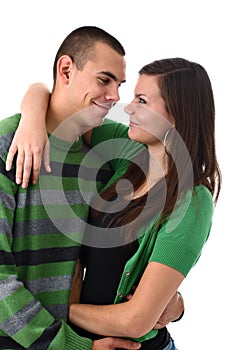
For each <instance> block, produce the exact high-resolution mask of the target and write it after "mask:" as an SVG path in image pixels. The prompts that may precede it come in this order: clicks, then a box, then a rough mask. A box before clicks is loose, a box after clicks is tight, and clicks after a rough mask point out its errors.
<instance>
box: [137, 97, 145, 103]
mask: <svg viewBox="0 0 233 350" xmlns="http://www.w3.org/2000/svg"><path fill="white" fill-rule="evenodd" d="M138 102H139V103H146V100H144V98H141V97H139V98H138Z"/></svg>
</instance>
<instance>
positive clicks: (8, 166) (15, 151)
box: [6, 143, 18, 171]
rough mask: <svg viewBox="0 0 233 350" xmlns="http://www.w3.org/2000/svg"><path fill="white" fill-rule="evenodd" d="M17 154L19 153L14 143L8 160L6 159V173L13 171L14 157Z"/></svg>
mask: <svg viewBox="0 0 233 350" xmlns="http://www.w3.org/2000/svg"><path fill="white" fill-rule="evenodd" d="M17 152H18V147H17V145H15V144H13V143H12V144H11V146H10V148H9V151H8V154H7V158H6V171H9V170H11V168H12V164H13V159H14V156H15V155H16V153H17Z"/></svg>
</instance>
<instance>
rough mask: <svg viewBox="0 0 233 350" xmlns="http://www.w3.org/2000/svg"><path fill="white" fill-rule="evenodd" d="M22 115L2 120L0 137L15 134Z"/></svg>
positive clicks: (0, 121) (0, 122)
mask: <svg viewBox="0 0 233 350" xmlns="http://www.w3.org/2000/svg"><path fill="white" fill-rule="evenodd" d="M20 117H21V114H19V113H17V114H14V115H12V116H10V117H8V118H4V119H1V120H0V137H1V136H3V135H6V134H10V133H13V132H15V130H16V129H17V127H18V125H19V121H20Z"/></svg>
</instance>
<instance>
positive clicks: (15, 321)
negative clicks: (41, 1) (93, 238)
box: [0, 27, 139, 350]
mask: <svg viewBox="0 0 233 350" xmlns="http://www.w3.org/2000/svg"><path fill="white" fill-rule="evenodd" d="M124 54H125V53H124V49H123V47H122V46H121V44H120V43H119V42H118V41H117V40H116V39H115V38H113V37H112V36H111V35H109V34H108V33H106V32H104V31H103V30H101V29H99V28H95V27H82V28H79V29H77V30H75V31H73V32H72V33H71V34H70V35H69V36H68V37H67V38H66V39H65V40H64V42H63V44H62V45H61V47H60V49H59V50H58V53H57V56H56V59H55V62H54V87H53V92H52V95H51V99H50V103H49V107H48V110H47V115H46V127H47V132H48V133H49V134H53V136H51V139H50V141H51V145H52V148H51V161H52V168H53V171H52V173H50V174H47V173H46V172H45V171H44V170H43V169H42V171H41V172H40V176H39V182H38V183H37V184H36V185H35V186H32V185H31V184H30V185H29V187H28V188H22V187H20V186H19V184H15V183H14V179H15V173H14V171H13V170H12V171H9V172H6V171H5V164H4V161H5V159H6V156H7V150H8V148H9V146H10V143H11V141H12V137H13V134H14V132H15V130H16V128H17V126H18V122H19V120H20V116H19V115H16V116H13V117H11V118H9V119H6V120H4V121H2V122H1V139H0V140H1V142H2V144H3V146H4V147H2V148H1V152H2V154H1V159H2V165H1V174H0V177H1V185H0V186H1V192H0V196H2V200H1V203H2V204H1V213H2V214H1V219H0V220H1V221H0V227H2V228H1V231H2V233H3V234H2V237H1V238H0V239H1V246H2V247H3V249H2V254H1V256H2V261H1V264H2V272H1V274H0V287H1V290H4V292H3V293H2V295H1V300H0V307H1V310H4V312H3V313H2V316H0V323H1V330H2V332H1V333H0V344H4V345H3V346H4V348H8V349H9V348H12V349H22V348H28V347H30V349H45V348H48V349H58V348H60V349H84V350H85V349H93V350H100V349H102V350H105V349H114V348H125V349H135V348H138V346H139V345H136V344H134V343H132V342H128V341H126V340H121V339H113V338H105V339H102V340H98V341H94V342H93V343H92V341H91V340H90V339H87V338H82V337H80V336H78V335H77V334H76V333H74V332H73V331H72V329H71V328H70V327H69V326H68V325H67V324H66V323H65V322H66V319H67V305H68V300H69V290H70V285H71V279H72V275H73V272H74V265H75V262H76V260H77V257H78V254H79V246H78V244H77V235H79V234H80V240H78V241H79V242H81V239H82V232H83V230H84V226H85V221H86V219H87V215H88V205H87V203H86V202H85V200H84V199H83V198H82V196H81V193H80V192H82V191H83V188H84V190H85V191H86V192H85V193H86V194H87V196H88V197H89V198H90V197H91V196H92V194H93V193H94V188H95V186H96V187H97V188H98V190H99V189H101V187H102V186H103V185H105V183H106V182H107V181H108V179H109V177H110V176H111V171H110V170H109V168H108V167H107V166H105V167H101V170H100V173H99V177H98V179H97V180H93V179H92V177H90V176H89V175H90V174H91V173H92V172H94V170H95V169H96V168H98V167H100V165H101V160H100V159H99V158H98V157H97V155H95V157H93V158H92V159H91V160H90V161H89V163H88V165H87V168H86V170H85V171H84V172H81V173H82V174H83V178H81V179H80V178H79V181H77V177H78V174H80V173H78V171H77V169H79V168H80V167H81V162H82V160H83V159H84V157H85V154H86V153H87V152H88V150H89V148H88V147H87V145H86V144H85V143H84V142H83V140H82V138H81V137H80V138H79V139H78V141H77V137H78V136H79V135H81V134H83V132H84V131H85V130H87V129H89V128H93V127H96V126H99V125H101V124H102V121H103V118H104V117H105V115H106V114H107V112H108V111H109V109H110V108H111V106H112V105H114V104H115V103H116V102H117V101H118V100H119V94H118V89H119V86H120V84H121V83H122V82H124V81H125V60H124ZM90 112H91V113H90ZM71 116H72V118H70V117H71ZM54 135H55V136H56V137H54ZM18 165H19V164H18ZM85 166H86V164H85ZM16 176H17V175H16ZM18 182H19V183H20V181H18ZM80 183H81V184H82V186H81V187H82V188H80ZM23 187H26V186H23ZM72 238H74V240H72ZM16 300H20V302H19V303H17V305H16V303H15V301H16ZM6 304H7V305H8V307H7V308H6ZM9 305H10V307H9Z"/></svg>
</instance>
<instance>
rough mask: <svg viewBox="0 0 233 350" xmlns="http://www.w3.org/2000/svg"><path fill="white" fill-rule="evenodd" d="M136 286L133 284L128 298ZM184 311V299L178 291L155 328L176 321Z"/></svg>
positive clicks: (128, 298) (127, 298)
mask: <svg viewBox="0 0 233 350" xmlns="http://www.w3.org/2000/svg"><path fill="white" fill-rule="evenodd" d="M136 288H137V287H136V286H133V287H132V289H131V293H130V294H128V295H127V296H126V300H130V299H131V298H132V296H133V294H134V292H135V290H136ZM183 311H184V300H183V297H182V295H181V294H180V293H179V292H176V293H175V294H174V295H173V297H172V298H171V300H170V302H169V303H168V304H167V306H166V308H165V309H164V310H163V313H162V315H161V316H160V319H159V320H158V322H157V323H156V324H155V326H154V329H161V328H163V327H165V326H167V325H168V323H170V322H174V321H176V320H178V319H179V317H180V316H181V314H182V312H183Z"/></svg>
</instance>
